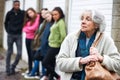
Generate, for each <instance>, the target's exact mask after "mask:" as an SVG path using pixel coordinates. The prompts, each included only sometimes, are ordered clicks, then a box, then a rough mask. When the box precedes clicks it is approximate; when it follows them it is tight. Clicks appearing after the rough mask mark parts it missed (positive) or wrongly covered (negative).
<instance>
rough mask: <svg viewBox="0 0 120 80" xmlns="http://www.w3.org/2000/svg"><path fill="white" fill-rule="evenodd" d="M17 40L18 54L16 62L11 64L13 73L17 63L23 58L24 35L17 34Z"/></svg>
mask: <svg viewBox="0 0 120 80" xmlns="http://www.w3.org/2000/svg"><path fill="white" fill-rule="evenodd" d="M15 42H16V46H17V55H16V58H15V61H14V63H13V64H12V66H11V69H12V73H14V72H15V68H16V65H17V64H18V63H19V60H20V59H21V55H22V36H21V35H16V36H15Z"/></svg>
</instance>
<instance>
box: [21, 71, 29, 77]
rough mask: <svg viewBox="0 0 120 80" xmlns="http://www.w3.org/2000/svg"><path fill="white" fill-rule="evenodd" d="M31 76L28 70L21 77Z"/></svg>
mask: <svg viewBox="0 0 120 80" xmlns="http://www.w3.org/2000/svg"><path fill="white" fill-rule="evenodd" d="M29 74H30V72H29V71H28V70H27V71H26V72H24V73H22V74H21V75H22V76H25V75H29Z"/></svg>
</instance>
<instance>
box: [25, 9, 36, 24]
mask: <svg viewBox="0 0 120 80" xmlns="http://www.w3.org/2000/svg"><path fill="white" fill-rule="evenodd" d="M29 10H31V11H33V12H34V13H35V15H34V17H33V18H30V17H29V15H28V11H29ZM36 17H37V12H36V11H35V10H34V9H33V8H28V9H27V11H26V12H25V17H24V25H26V23H27V22H28V21H30V25H33V23H34V22H35V19H36Z"/></svg>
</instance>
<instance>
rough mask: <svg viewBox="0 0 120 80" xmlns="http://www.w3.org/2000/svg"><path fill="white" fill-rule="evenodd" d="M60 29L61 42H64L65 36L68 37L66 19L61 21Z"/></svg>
mask: <svg viewBox="0 0 120 80" xmlns="http://www.w3.org/2000/svg"><path fill="white" fill-rule="evenodd" d="M59 30H60V40H59V41H60V43H62V42H63V40H64V38H65V37H66V26H65V22H64V20H61V22H60V23H59Z"/></svg>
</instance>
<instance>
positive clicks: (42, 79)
mask: <svg viewBox="0 0 120 80" xmlns="http://www.w3.org/2000/svg"><path fill="white" fill-rule="evenodd" d="M40 80H48V77H47V76H43V77H42V78H41V79H40Z"/></svg>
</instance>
